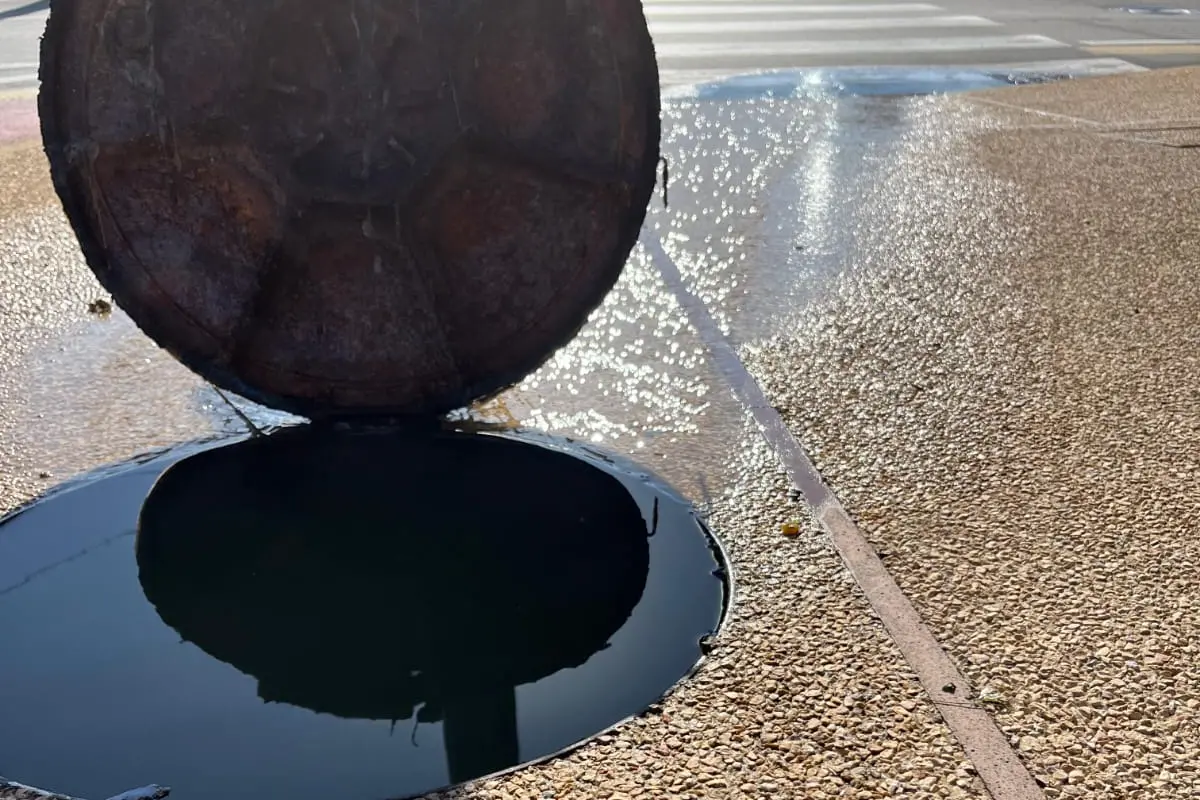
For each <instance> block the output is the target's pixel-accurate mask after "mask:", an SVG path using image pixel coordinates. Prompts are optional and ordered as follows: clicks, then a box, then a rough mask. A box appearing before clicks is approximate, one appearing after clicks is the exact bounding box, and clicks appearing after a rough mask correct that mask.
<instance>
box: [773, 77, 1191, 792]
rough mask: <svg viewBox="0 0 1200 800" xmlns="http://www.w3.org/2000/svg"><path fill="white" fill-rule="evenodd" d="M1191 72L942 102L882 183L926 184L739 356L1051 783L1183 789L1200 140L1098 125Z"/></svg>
mask: <svg viewBox="0 0 1200 800" xmlns="http://www.w3.org/2000/svg"><path fill="white" fill-rule="evenodd" d="M1160 87H1161V89H1162V94H1160V93H1159V88H1160ZM1198 96H1200V73H1196V72H1192V71H1180V72H1176V73H1163V74H1161V75H1160V76H1134V77H1132V78H1120V79H1098V80H1096V81H1089V82H1086V83H1080V84H1061V85H1057V86H1048V87H1035V88H1029V89H1020V90H1016V91H1011V92H1005V93H999V94H998V93H986V94H984V95H982V96H980V97H979V98H977V99H974V100H973V99H970V98H952V99H947V100H945V101H943V104H942V110H943V115H944V117H945V119H946V120H947V126H946V127H947V135H946V136H945V137H944V138H942V139H941V140H927V141H925V142H920V143H916V144H915V146H914V148H913V150H912V151H911V153H910V160H909V161H908V162H907V163H906V164H905V165H904V166H903V168H901V169H899V170H898V171H897V174H896V175H895V176H894V178H893V179H892V180H891V181H890V182H885V183H884V184H883V185H881V187H880V188H881V191H882V192H883V193H884V194H885V195H886V196H889V197H890V198H892V200H891V201H890V203H889V205H888V206H886V207H890V208H892V209H894V208H896V203H898V202H899V203H904V201H906V200H907V202H908V203H916V202H917V201H918V199H919V198H934V199H933V200H932V201H931V202H927V203H925V209H924V210H923V211H922V212H921V213H920V214H918V215H917V218H916V219H914V220H913V221H912V222H913V224H912V225H911V227H909V228H907V229H906V230H905V231H897V230H895V227H896V226H895V224H894V223H889V222H888V220H886V219H885V218H883V217H882V216H881V219H880V226H881V227H880V232H879V233H877V234H876V235H874V236H868V237H866V238H865V240H864V241H863V242H862V243H861V248H860V254H859V259H860V263H861V264H862V265H863V267H862V268H861V269H860V270H859V271H858V272H857V273H856V274H855V275H854V276H853V277H852V278H850V279H848V280H846V281H845V282H844V283H843V284H842V285H841V286H840V287H839V289H838V291H837V292H836V293H834V295H833V296H831V297H829V298H827V299H826V300H824V301H822V302H818V303H814V304H812V305H811V306H810V307H809V308H808V309H807V313H806V318H805V320H804V321H803V323H802V324H801V325H800V326H798V330H797V331H796V333H795V334H793V335H791V336H786V337H780V338H779V339H778V340H777V341H774V342H772V343H770V344H768V345H766V346H763V347H761V348H760V349H758V350H757V351H756V352H754V353H753V354H752V355H751V357H750V363H751V365H752V369H753V371H755V372H756V373H757V375H758V376H759V377H760V379H761V380H762V381H763V382H764V383H765V384H766V388H767V391H768V394H769V395H770V396H771V397H772V398H773V401H774V402H775V403H776V404H777V405H778V406H779V407H780V409H781V410H782V411H783V413H784V415H785V417H786V418H787V420H788V422H789V425H790V427H791V428H792V429H793V430H794V431H796V432H797V433H798V434H799V435H800V437H801V439H802V440H803V441H804V442H805V443H806V444H807V445H808V447H809V448H810V450H811V451H812V452H813V453H814V454H815V456H816V461H817V462H818V466H819V467H820V468H821V470H822V471H823V473H824V475H825V476H826V478H827V479H828V480H830V481H831V483H832V484H833V486H834V488H835V489H836V490H837V491H838V492H839V493H840V494H841V496H842V498H843V501H844V502H845V503H846V504H847V506H848V508H849V509H850V511H851V512H852V513H853V514H854V515H855V516H856V518H857V520H858V522H859V524H860V526H861V527H862V528H863V530H864V531H865V532H866V533H867V534H868V536H869V538H870V539H871V540H872V541H873V543H875V545H876V546H877V548H879V549H880V551H881V552H882V553H884V554H886V559H885V561H886V563H888V565H889V567H890V568H891V569H892V571H893V574H895V576H896V578H897V580H898V581H899V583H900V585H901V587H902V588H903V589H904V590H905V591H906V592H907V593H908V594H909V596H910V597H912V598H913V600H914V602H915V603H916V604H917V606H918V608H919V610H920V611H921V612H922V613H923V615H924V616H925V618H926V620H927V622H928V623H929V624H930V625H931V627H932V628H933V630H934V632H935V633H936V634H937V635H938V636H939V638H940V639H941V641H942V642H943V644H944V645H945V646H946V647H947V649H948V650H949V651H950V652H951V654H952V655H953V656H955V657H956V658H957V659H958V660H959V662H960V664H961V665H962V668H963V670H964V671H965V672H966V673H967V675H968V677H969V678H970V679H971V680H972V682H973V683H974V684H975V685H976V686H977V687H979V688H980V690H981V693H982V694H983V696H984V697H990V698H992V699H993V701H994V702H993V703H992V705H993V707H994V708H995V710H996V716H997V719H998V721H999V723H1000V725H1001V726H1002V728H1003V729H1004V730H1005V731H1006V732H1007V733H1008V734H1009V735H1010V737H1011V741H1012V742H1013V744H1014V745H1015V746H1016V747H1017V748H1018V749H1019V751H1020V753H1021V755H1022V757H1023V758H1024V759H1025V760H1026V761H1027V763H1028V764H1029V765H1030V767H1031V769H1032V770H1033V772H1034V774H1035V776H1036V777H1038V778H1039V779H1040V780H1041V781H1043V782H1044V783H1045V785H1046V794H1047V796H1049V797H1095V798H1101V797H1104V798H1108V797H1112V798H1117V797H1120V798H1134V797H1156V798H1167V797H1172V798H1173V797H1179V798H1183V797H1193V796H1195V795H1196V794H1197V793H1198V792H1200V772H1198V769H1200V682H1198V676H1197V673H1196V671H1195V668H1194V665H1195V662H1196V658H1197V655H1200V585H1198V575H1197V571H1196V564H1197V561H1198V559H1200V545H1197V537H1196V521H1197V520H1198V519H1200V491H1198V490H1197V482H1196V479H1197V476H1198V474H1200V394H1198V391H1197V386H1198V385H1200V359H1198V358H1197V355H1196V344H1197V342H1198V341H1200V319H1198V318H1197V313H1196V312H1197V309H1198V308H1200V274H1197V272H1196V270H1195V264H1196V260H1195V259H1196V253H1197V252H1200V232H1198V231H1197V229H1196V227H1195V224H1194V220H1195V216H1196V213H1197V210H1198V203H1200V194H1198V193H1197V189H1196V175H1197V170H1198V169H1200V164H1198V163H1197V162H1196V160H1195V159H1196V158H1197V156H1196V155H1195V151H1189V150H1180V149H1174V148H1169V147H1164V146H1161V145H1158V144H1152V143H1145V142H1139V141H1133V140H1130V139H1128V138H1124V137H1118V136H1114V135H1113V134H1112V132H1111V128H1109V127H1108V126H1109V125H1111V123H1114V122H1120V123H1122V124H1124V125H1131V124H1132V125H1136V124H1137V123H1139V121H1142V120H1162V119H1164V118H1165V116H1166V115H1168V114H1171V115H1174V118H1175V119H1177V120H1181V121H1182V120H1186V119H1187V118H1188V117H1189V116H1190V115H1192V114H1194V113H1195V104H1196V98H1197V97H1198ZM996 101H1001V102H1003V103H1004V104H1005V105H1006V107H1004V108H1001V109H999V110H998V113H989V110H990V111H993V112H994V111H996V109H995V107H994V106H992V105H991V103H993V102H996ZM1022 106H1028V107H1029V108H1031V109H1033V110H1034V111H1036V112H1046V111H1051V112H1053V113H1056V114H1061V115H1065V116H1069V117H1074V118H1079V119H1081V120H1084V121H1082V122H1079V123H1072V124H1070V125H1057V124H1056V125H1054V126H1050V127H1047V120H1046V117H1045V116H1043V115H1042V114H1040V113H1028V112H1021V111H1018V110H1016V109H1017V108H1020V107H1022ZM1060 122H1061V120H1060ZM889 229H890V231H889Z"/></svg>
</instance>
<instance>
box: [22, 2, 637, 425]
mask: <svg viewBox="0 0 1200 800" xmlns="http://www.w3.org/2000/svg"><path fill="white" fill-rule="evenodd" d="M42 81H43V83H42V91H41V95H40V98H39V105H40V111H41V118H42V133H43V140H44V143H45V146H46V151H47V154H48V156H49V158H50V162H51V168H52V173H53V176H54V181H55V187H56V189H57V191H58V193H59V195H60V197H61V199H62V201H63V205H64V208H65V209H66V211H67V215H68V217H69V218H70V220H71V222H72V224H73V226H74V228H75V231H76V233H77V235H78V238H79V240H80V243H81V245H82V246H83V249H84V252H85V255H86V256H87V258H88V262H89V264H90V265H91V267H92V269H93V270H94V271H95V272H96V274H97V276H98V277H99V278H100V280H101V282H102V283H103V284H104V286H105V288H107V289H108V290H109V291H110V292H111V293H112V295H113V297H114V299H115V300H116V301H117V303H118V304H119V305H120V306H121V307H122V308H124V309H125V311H126V312H127V313H128V314H129V315H130V316H131V317H132V318H133V319H134V320H135V321H136V322H137V323H138V325H139V326H140V327H141V328H142V329H143V330H144V331H145V332H146V333H147V334H148V335H149V336H150V337H151V338H153V339H154V340H155V341H157V342H158V343H159V344H160V345H161V346H163V347H164V348H166V349H167V350H169V351H170V352H172V353H173V354H174V355H176V357H177V358H179V359H180V360H181V361H183V362H184V363H185V364H187V365H188V366H189V367H191V368H192V369H194V370H195V371H197V372H198V373H200V374H201V375H202V376H204V377H205V378H207V379H208V380H211V381H212V382H213V383H215V384H216V385H218V386H220V387H222V388H225V389H229V390H232V391H235V392H239V393H241V394H243V395H246V396H248V397H250V398H252V399H254V400H258V401H260V402H264V403H266V404H268V405H272V406H275V407H277V408H281V409H285V410H289V411H293V412H297V413H301V414H306V415H309V416H329V415H341V414H426V413H437V412H442V411H446V410H449V409H452V408H455V407H457V406H461V405H464V404H466V403H468V402H470V401H472V400H475V399H478V398H480V397H484V396H487V395H490V394H493V393H495V392H497V391H499V390H501V389H503V388H505V387H506V386H508V385H510V384H511V383H513V382H515V381H517V380H519V379H521V378H522V377H523V376H524V375H526V374H528V373H529V372H530V371H532V370H533V369H535V368H536V367H537V366H538V365H540V364H541V363H542V362H543V361H544V360H545V359H546V358H548V357H549V356H550V355H551V354H552V353H553V352H554V350H556V349H557V348H558V347H559V346H561V345H563V344H565V343H566V342H567V341H569V340H570V339H571V338H572V337H573V336H574V335H575V333H576V332H577V331H578V329H579V328H580V327H581V326H582V324H583V323H584V321H585V320H586V318H587V315H588V314H589V313H590V312H591V311H592V309H594V308H595V306H596V305H598V304H599V302H600V301H601V300H602V299H603V297H604V296H605V294H606V293H607V292H608V290H609V289H610V288H611V287H612V285H613V283H614V282H615V281H616V279H617V277H618V276H619V274H620V272H621V269H622V267H623V266H624V263H625V260H626V258H627V257H628V254H629V251H630V250H631V249H632V247H633V245H634V243H635V242H636V240H637V235H638V232H639V230H640V228H641V223H642V221H643V219H644V216H645V212H646V206H647V204H648V202H649V199H650V195H651V193H652V191H653V187H654V181H655V175H654V173H655V165H656V163H657V160H658V140H659V124H660V123H659V95H658V71H657V64H656V61H655V57H654V50H653V46H652V43H651V41H650V36H649V33H648V31H647V29H646V22H645V18H644V16H643V13H642V9H641V3H640V2H639V0H600V1H599V2H587V3H584V2H573V1H564V2H561V3H546V2H543V1H542V0H510V1H509V2H505V3H496V2H494V1H493V2H489V1H488V0H445V2H439V3H422V2H420V0H390V2H389V1H388V0H334V2H324V1H319V0H278V2H273V3H262V4H245V3H237V2H234V1H233V0H204V1H203V2H201V0H186V1H185V2H180V3H154V2H153V1H152V0H55V2H54V4H53V7H52V9H51V15H50V23H49V26H48V29H47V33H46V36H45V38H44V41H43V52H42Z"/></svg>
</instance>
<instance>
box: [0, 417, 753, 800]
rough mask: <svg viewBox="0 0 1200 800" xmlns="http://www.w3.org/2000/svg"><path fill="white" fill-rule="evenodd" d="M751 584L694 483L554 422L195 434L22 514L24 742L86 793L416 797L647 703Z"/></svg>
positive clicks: (0, 708) (47, 768) (9, 636)
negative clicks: (149, 790) (555, 435)
mask: <svg viewBox="0 0 1200 800" xmlns="http://www.w3.org/2000/svg"><path fill="white" fill-rule="evenodd" d="M728 591H729V589H728V582H727V579H726V571H725V568H724V564H723V560H722V558H721V557H720V551H719V548H718V547H717V545H716V543H715V542H714V540H713V539H712V538H711V537H710V536H709V534H708V532H707V531H706V529H705V527H704V526H703V524H701V523H700V522H699V521H698V520H697V518H696V517H695V516H694V514H693V512H692V510H691V507H690V506H689V505H688V504H687V503H686V502H684V501H683V500H682V499H681V498H679V497H678V496H677V495H675V494H674V493H673V492H671V491H670V490H669V489H667V488H666V487H664V486H663V485H662V484H661V483H658V482H657V481H655V480H653V479H651V478H648V477H647V476H646V475H645V474H643V473H639V472H637V471H636V470H635V469H633V468H629V467H627V466H626V465H622V464H620V463H614V462H613V461H611V460H605V459H602V458H598V457H595V456H593V455H591V454H589V453H588V452H586V451H582V450H578V449H574V450H572V449H569V447H568V446H566V445H564V444H562V443H559V442H556V441H553V440H549V439H545V438H541V437H533V436H532V435H504V436H497V435H483V434H472V433H463V432H454V431H437V432H422V433H417V432H405V433H400V432H395V431H392V432H387V433H368V432H336V431H332V430H328V429H312V428H308V427H301V428H294V429H289V430H285V431H283V432H280V433H276V434H273V435H271V436H267V437H262V438H252V439H246V440H242V441H239V442H235V443H232V444H221V445H217V446H211V445H210V446H205V447H203V448H200V449H199V450H195V449H194V450H191V451H186V452H173V453H169V454H165V455H161V456H159V457H156V458H153V459H151V460H148V461H145V462H143V463H139V464H131V465H129V466H127V467H125V468H123V469H121V470H116V471H113V470H110V471H109V472H108V473H106V474H105V475H104V476H100V477H96V478H93V479H89V480H84V481H81V482H80V483H79V484H78V485H76V486H75V488H71V489H69V490H65V491H60V492H57V493H54V494H52V495H50V496H48V497H47V498H45V499H43V500H41V501H39V502H37V503H35V504H33V505H31V506H30V507H28V508H26V509H25V510H23V511H21V512H19V513H17V514H14V515H11V516H10V517H9V518H7V519H6V520H5V521H4V522H3V523H2V524H0V630H3V631H4V632H5V647H4V649H5V653H6V656H5V658H3V659H0V717H2V718H3V719H4V721H5V724H4V725H3V726H0V752H3V753H4V768H5V770H6V773H7V774H9V775H10V776H11V777H14V778H16V779H17V780H20V781H22V782H25V783H31V784H34V785H41V786H45V787H47V788H52V789H54V790H56V791H62V792H66V793H69V794H72V795H75V796H80V797H90V798H96V797H107V796H110V795H112V794H114V793H116V792H118V791H121V790H122V789H127V788H128V787H129V786H134V785H144V784H147V783H151V782H153V783H158V784H161V785H168V786H170V787H171V788H172V797H173V798H179V799H180V800H187V799H188V798H194V799H195V800H209V799H210V798H213V797H222V798H226V799H227V800H241V799H243V798H244V799H245V800H249V799H250V798H254V799H255V800H260V799H261V798H263V797H289V798H295V800H305V799H306V798H311V799H312V800H327V798H329V797H334V796H336V797H341V798H346V799H347V800H353V798H363V800H378V799H379V798H398V797H410V796H416V795H420V794H424V793H427V792H429V791H433V790H436V789H438V788H441V787H445V786H449V785H453V784H458V783H462V782H464V781H469V780H472V779H475V778H479V777H482V776H486V775H490V774H494V773H497V772H501V771H504V770H507V769H509V768H512V767H515V766H518V765H521V764H524V763H528V762H531V761H536V760H540V759H542V758H545V757H548V756H551V755H554V754H556V753H559V752H560V751H562V750H564V749H566V748H570V747H571V746H573V745H575V744H577V743H579V742H581V741H583V740H586V739H588V738H590V737H591V736H593V735H595V734H597V733H599V732H602V731H604V730H606V729H608V728H609V727H611V726H613V725H615V724H617V723H619V722H621V721H622V720H624V719H626V718H628V717H629V716H631V715H636V714H638V713H641V712H643V711H644V710H645V709H646V708H647V707H649V706H651V705H652V704H653V703H654V702H655V701H656V700H658V699H660V698H661V697H662V696H663V694H664V693H665V692H667V691H668V690H669V689H670V688H671V687H672V686H673V685H674V684H675V683H677V682H678V681H679V680H680V679H682V678H684V677H685V676H687V675H688V674H689V673H690V671H691V670H692V669H693V668H694V666H695V665H696V663H697V662H698V660H699V659H700V658H701V649H702V642H703V639H704V637H706V636H707V635H709V634H711V633H713V632H714V631H715V630H716V628H717V626H718V625H719V623H720V621H721V618H722V615H723V613H724V609H725V606H726V601H727V597H728Z"/></svg>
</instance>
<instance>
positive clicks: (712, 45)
mask: <svg viewBox="0 0 1200 800" xmlns="http://www.w3.org/2000/svg"><path fill="white" fill-rule="evenodd" d="M644 7H645V10H646V19H647V21H648V22H649V24H650V32H651V34H652V35H653V36H654V39H655V45H656V48H657V51H658V59H659V65H660V67H661V70H662V76H663V83H664V84H667V85H672V84H680V83H687V82H691V81H693V80H695V78H696V77H697V76H700V75H705V76H709V79H711V78H712V77H716V76H720V75H733V74H744V73H751V72H758V71H765V70H772V69H784V68H797V67H828V66H845V67H852V66H893V65H907V66H917V65H920V66H955V67H972V66H974V65H988V66H989V67H991V68H995V67H997V65H999V66H1001V67H1002V66H1003V65H1005V64H1014V65H1017V64H1020V63H1022V62H1030V61H1031V60H1033V59H1036V63H1038V64H1039V65H1042V66H1045V65H1046V64H1053V63H1055V62H1056V61H1057V62H1060V63H1062V64H1063V65H1064V68H1063V70H1062V71H1063V72H1066V65H1069V66H1070V68H1071V70H1073V71H1072V73H1071V74H1087V73H1088V72H1089V71H1091V72H1096V73H1111V72H1114V71H1133V70H1138V69H1140V68H1139V67H1135V66H1134V65H1132V64H1125V63H1124V62H1120V61H1119V60H1118V59H1113V58H1104V59H1099V58H1098V59H1086V58H1082V59H1081V58H1080V53H1079V52H1078V51H1077V50H1076V49H1075V48H1073V47H1072V46H1071V45H1069V44H1067V43H1065V42H1061V41H1058V40H1057V39H1053V38H1050V37H1048V36H1042V35H1038V34H1033V33H1027V32H1016V31H1011V32H1010V31H1006V30H1004V26H1003V24H1002V23H1000V22H997V21H995V20H992V19H988V18H987V17H983V16H977V15H967V14H955V13H949V12H948V10H947V9H945V8H944V7H943V6H941V5H938V4H936V3H904V2H894V3H886V2H884V3H881V2H854V0H849V1H848V2H844V3H830V2H806V0H746V1H745V2H737V0H707V1H706V0H644Z"/></svg>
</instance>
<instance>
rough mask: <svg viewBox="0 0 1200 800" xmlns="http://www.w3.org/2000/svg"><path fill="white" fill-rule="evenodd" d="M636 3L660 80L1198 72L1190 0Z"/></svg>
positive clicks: (3, 26) (12, 52)
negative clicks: (906, 71)
mask: <svg viewBox="0 0 1200 800" xmlns="http://www.w3.org/2000/svg"><path fill="white" fill-rule="evenodd" d="M1120 2H1121V0H1112V1H1111V2H1102V1H1101V0H1092V1H1090V2H1089V0H1023V1H1022V2H1014V3H1003V4H1000V3H995V2H989V0H939V2H931V3H917V2H900V1H899V0H891V1H890V2H889V1H888V0H874V1H872V0H849V1H846V2H831V0H646V12H647V16H648V17H649V19H650V24H651V30H652V32H653V33H654V36H655V39H656V41H657V43H658V49H659V59H660V61H661V64H662V69H663V79H664V82H666V83H668V84H671V83H688V82H692V81H693V80H695V79H696V78H701V79H704V78H708V77H719V76H724V75H730V74H736V73H741V72H751V71H756V70H761V69H771V68H782V67H811V66H830V65H908V66H911V65H959V66H977V65H987V66H993V65H1005V64H1027V63H1033V64H1043V63H1053V64H1055V65H1056V67H1055V68H1056V69H1057V70H1059V71H1061V70H1062V69H1064V68H1073V69H1072V70H1071V71H1073V72H1074V73H1076V74H1095V73H1101V72H1112V71H1121V70H1124V69H1134V68H1138V67H1150V68H1153V67H1162V66H1176V65H1181V64H1188V63H1198V62H1200V0H1166V2H1165V3H1162V4H1157V5H1158V7H1159V8H1160V9H1161V10H1162V11H1164V12H1166V13H1147V11H1146V10H1145V9H1144V8H1136V7H1135V8H1132V9H1130V10H1122V9H1119V8H1116V6H1118V5H1119V4H1120ZM47 9H48V1H47V0H33V2H30V0H0V93H5V92H13V91H25V92H28V91H30V90H33V89H35V88H36V87H37V55H38V53H37V50H38V38H39V37H40V35H41V32H42V28H43V26H44V25H45V20H46V15H47V13H48V11H47Z"/></svg>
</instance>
